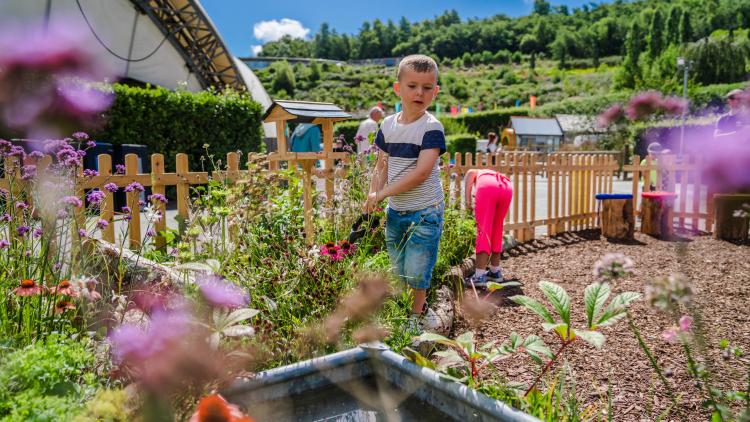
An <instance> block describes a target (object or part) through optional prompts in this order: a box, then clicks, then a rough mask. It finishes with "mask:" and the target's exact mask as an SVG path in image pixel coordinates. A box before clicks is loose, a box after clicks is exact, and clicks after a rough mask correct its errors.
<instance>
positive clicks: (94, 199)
mask: <svg viewBox="0 0 750 422" xmlns="http://www.w3.org/2000/svg"><path fill="white" fill-rule="evenodd" d="M105 196H106V194H105V193H104V192H102V191H100V190H99V189H94V190H92V191H90V192H89V194H88V195H87V196H86V199H88V201H89V202H90V203H92V204H96V205H98V204H99V203H101V202H102V201H103V200H104V198H105Z"/></svg>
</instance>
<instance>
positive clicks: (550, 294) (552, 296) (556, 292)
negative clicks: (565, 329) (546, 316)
mask: <svg viewBox="0 0 750 422" xmlns="http://www.w3.org/2000/svg"><path fill="white" fill-rule="evenodd" d="M539 288H540V289H541V290H542V292H543V293H544V295H545V296H547V300H549V301H550V303H551V304H552V307H553V308H554V309H555V311H557V313H558V314H559V315H560V318H562V320H563V322H565V323H566V324H570V296H568V293H567V292H566V291H565V289H563V288H562V287H561V286H560V285H558V284H555V283H553V282H551V281H540V282H539Z"/></svg>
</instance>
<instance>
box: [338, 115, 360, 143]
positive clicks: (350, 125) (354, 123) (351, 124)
mask: <svg viewBox="0 0 750 422" xmlns="http://www.w3.org/2000/svg"><path fill="white" fill-rule="evenodd" d="M360 123H361V122H360V121H359V120H347V121H345V122H339V123H336V125H335V126H334V127H333V137H334V138H337V137H339V136H340V135H344V138H345V139H346V142H347V143H348V144H352V143H354V137H355V136H356V135H357V129H359V124H360Z"/></svg>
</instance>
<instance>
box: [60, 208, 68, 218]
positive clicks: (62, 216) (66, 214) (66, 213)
mask: <svg viewBox="0 0 750 422" xmlns="http://www.w3.org/2000/svg"><path fill="white" fill-rule="evenodd" d="M67 216H68V211H66V210H64V209H61V210H57V218H65V217H67Z"/></svg>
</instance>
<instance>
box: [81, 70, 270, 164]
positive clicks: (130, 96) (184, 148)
mask: <svg viewBox="0 0 750 422" xmlns="http://www.w3.org/2000/svg"><path fill="white" fill-rule="evenodd" d="M113 89H114V92H115V101H114V104H113V105H112V107H111V108H110V109H109V111H107V113H106V115H105V117H106V123H105V125H104V127H103V128H102V129H101V130H99V131H94V133H93V138H94V139H96V140H97V141H101V142H109V143H112V144H141V145H146V146H147V147H148V151H149V154H151V153H162V154H164V156H165V160H166V165H167V169H171V168H173V167H172V166H174V160H175V158H174V157H175V155H176V154H177V153H180V152H184V153H187V154H188V155H189V160H190V167H191V169H200V167H201V163H200V157H201V156H202V155H205V150H204V148H203V145H204V144H209V145H210V147H209V151H210V153H211V154H214V156H215V159H220V158H221V159H223V160H224V161H225V159H224V157H225V156H226V153H228V152H231V151H237V150H241V151H242V152H249V151H263V149H264V147H263V143H262V129H261V121H260V119H261V114H262V112H263V111H262V107H261V106H260V104H258V103H256V102H255V101H253V100H252V99H251V98H250V96H249V95H248V94H240V93H235V92H227V93H221V94H216V93H212V92H208V91H203V92H198V93H190V92H184V91H170V90H168V89H165V88H161V87H146V88H140V87H131V86H126V85H119V84H116V85H114V86H113Z"/></svg>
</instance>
